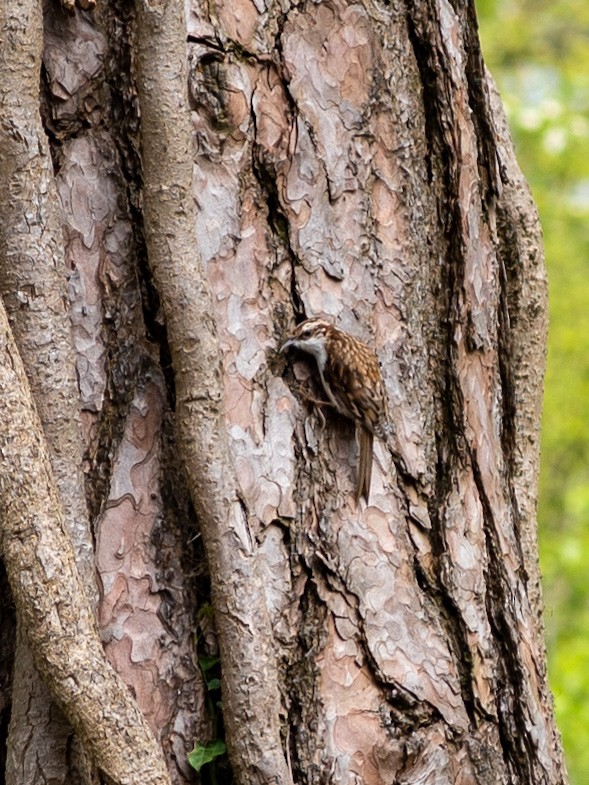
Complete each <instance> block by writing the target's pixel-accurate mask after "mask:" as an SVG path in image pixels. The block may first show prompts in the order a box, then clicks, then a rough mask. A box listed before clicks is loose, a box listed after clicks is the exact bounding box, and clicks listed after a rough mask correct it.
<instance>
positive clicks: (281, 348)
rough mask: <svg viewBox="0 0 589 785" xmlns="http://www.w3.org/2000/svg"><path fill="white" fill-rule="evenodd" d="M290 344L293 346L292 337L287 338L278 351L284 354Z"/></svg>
mask: <svg viewBox="0 0 589 785" xmlns="http://www.w3.org/2000/svg"><path fill="white" fill-rule="evenodd" d="M291 346H294V341H293V339H292V338H288V339H287V340H286V341H285V342H284V343H283V344H282V346H281V347H280V350H279V353H280V354H284V352H286V351H287V350H288V349H290V347H291Z"/></svg>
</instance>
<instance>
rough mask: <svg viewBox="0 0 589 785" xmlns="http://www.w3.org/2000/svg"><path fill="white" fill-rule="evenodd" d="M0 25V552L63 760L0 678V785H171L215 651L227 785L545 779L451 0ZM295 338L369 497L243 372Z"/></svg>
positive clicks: (19, 680)
mask: <svg viewBox="0 0 589 785" xmlns="http://www.w3.org/2000/svg"><path fill="white" fill-rule="evenodd" d="M0 7H1V9H2V10H1V12H0V23H1V24H0V38H1V43H2V47H0V64H1V67H0V98H2V101H1V102H0V103H1V107H0V114H1V122H0V141H1V142H2V144H0V167H1V171H2V174H3V176H4V181H5V187H4V188H3V191H2V193H0V217H1V219H2V220H1V221H0V291H1V293H2V297H3V300H4V303H5V307H6V311H7V313H8V318H9V319H10V323H11V326H12V329H13V330H14V336H15V341H13V338H12V333H11V331H10V329H9V327H8V323H7V322H6V319H4V311H2V310H0V320H1V319H4V321H2V322H1V324H0V393H1V394H2V396H3V404H4V407H5V408H4V412H5V414H4V417H3V422H2V424H1V425H0V457H1V460H0V490H1V497H0V522H1V525H2V539H1V545H2V553H3V559H4V561H5V564H6V571H7V575H8V578H9V580H10V582H11V584H12V587H13V593H14V599H15V602H16V605H17V611H18V616H19V623H20V626H21V629H22V630H23V631H24V632H26V634H27V636H28V638H29V639H30V642H31V652H32V653H33V655H34V656H35V661H36V662H37V664H38V667H39V669H40V671H41V672H42V674H43V677H44V679H45V680H46V682H47V684H48V685H49V688H50V690H51V694H52V695H54V696H55V697H56V699H57V701H58V704H59V706H61V707H63V709H64V711H65V715H67V717H68V718H69V721H70V722H71V723H72V725H73V727H74V728H75V731H76V733H77V734H78V735H79V738H80V739H81V740H82V747H83V748H80V750H79V754H76V755H75V756H74V757H76V758H77V763H76V762H74V761H72V755H71V746H70V743H69V739H70V736H71V731H70V728H69V726H68V724H67V723H66V722H65V720H64V717H63V715H61V713H59V712H58V710H57V709H56V707H55V706H52V704H51V703H50V701H49V699H48V696H47V694H46V693H44V692H43V687H42V685H41V684H40V683H39V682H33V681H32V678H31V677H29V675H28V674H30V673H31V669H30V666H29V665H27V661H26V660H25V658H24V656H21V654H17V655H16V661H15V663H14V669H13V675H12V679H13V702H14V706H13V709H12V715H11V716H12V720H11V721H12V723H13V728H15V729H16V728H20V729H21V732H20V734H19V733H17V732H16V731H15V732H14V733H13V738H14V739H15V740H16V739H18V738H20V739H24V741H23V742H22V743H21V746H20V747H19V746H18V742H17V741H15V743H13V744H12V745H11V747H10V749H11V750H12V754H13V763H12V766H13V769H12V772H10V770H7V771H8V774H7V776H8V777H9V780H10V781H11V782H12V783H13V785H16V783H21V782H22V783H27V785H31V784H33V783H37V782H39V783H41V782H47V781H51V782H56V783H57V782H67V781H71V782H78V781H85V782H91V781H92V779H93V777H94V776H95V774H94V773H93V772H92V771H90V770H89V767H88V765H87V762H84V757H83V753H84V750H86V751H89V752H90V753H91V754H92V756H93V757H94V759H95V760H96V761H97V762H98V764H99V766H100V767H101V768H102V770H103V771H104V772H105V773H106V775H107V777H108V778H110V779H112V780H113V781H115V782H125V783H126V782H128V783H139V782H141V783H147V782H158V783H159V782H170V781H171V782H173V783H174V785H176V783H177V784H178V785H182V784H183V783H187V782H191V781H194V779H195V775H194V772H192V771H191V769H190V767H189V766H188V763H187V753H188V751H189V750H190V749H191V748H192V746H193V745H194V743H195V740H196V741H197V742H205V741H206V740H207V739H209V738H211V737H212V736H214V735H215V726H217V727H216V731H217V735H218V734H219V732H220V728H219V717H218V716H216V714H217V713H218V712H217V710H216V709H215V705H214V704H215V702H216V698H215V697H214V693H213V692H209V694H208V697H207V695H206V693H207V685H205V684H204V683H203V678H202V676H201V671H200V669H199V662H200V667H201V668H203V670H205V675H206V682H207V684H208V689H211V687H210V685H211V684H212V683H214V681H215V679H212V678H211V676H210V673H209V674H208V675H207V674H206V667H208V666H207V665H206V664H205V665H203V663H206V662H207V661H208V662H215V656H216V655H217V654H218V653H220V657H221V680H222V685H223V692H222V698H223V701H222V703H223V720H224V729H225V735H226V740H227V744H228V748H229V753H230V759H231V764H232V768H233V772H232V775H233V778H234V780H235V781H236V782H237V783H239V785H253V784H254V783H255V785H266V784H268V785H271V784H272V785H282V784H283V783H286V784H287V785H290V784H291V783H294V782H297V783H308V785H319V784H320V783H327V782H328V783H330V784H331V785H336V784H337V785H358V783H362V784H363V785H390V783H392V782H396V783H403V785H411V783H415V785H417V783H423V782H428V784H429V785H450V784H452V785H456V783H459V784H464V785H466V784H467V783H468V784H469V785H470V783H477V785H532V784H533V785H566V772H565V770H564V764H563V761H562V752H561V749H560V741H559V738H558V734H557V731H556V728H555V726H554V719H553V714H552V702H551V697H550V694H549V691H548V687H547V683H546V666H545V651H544V644H543V633H542V619H541V614H542V599H541V592H540V584H539V573H538V566H537V547H536V524H535V499H536V486H537V474H538V444H539V442H538V429H539V415H540V406H541V393H542V376H543V369H544V351H545V333H546V278H545V272H544V266H543V259H542V254H541V248H540V230H539V226H538V218H537V214H536V211H535V208H534V206H533V203H532V201H531V199H530V195H529V192H528V189H527V187H526V185H525V183H524V181H523V179H522V176H521V173H520V172H519V170H518V168H517V164H516V162H515V159H514V155H513V149H512V145H511V141H510V139H509V134H508V131H507V129H506V125H505V118H504V116H503V112H502V108H501V104H500V101H499V98H498V96H497V94H496V91H495V88H494V86H493V84H492V80H491V79H490V77H489V76H488V75H487V74H486V73H485V70H484V65H483V62H482V59H481V56H480V49H479V45H478V39H477V30H476V18H475V11H474V6H473V4H472V2H469V1H468V0H453V2H449V0H431V2H430V1H429V0H428V1H427V2H425V1H424V0H403V2H397V3H388V2H380V1H377V0H324V2H320V3H318V2H311V1H309V2H298V3H287V2H283V0H276V1H275V2H267V3H263V2H261V1H259V0H253V2H252V0H215V1H214V2H210V3H204V2H201V0H190V2H188V3H186V4H182V3H180V2H179V0H157V1H156V0H150V2H148V1H147V0H136V3H135V4H134V5H132V4H128V3H126V2H123V0H121V1H120V2H119V0H115V1H114V2H113V3H109V4H101V5H99V6H98V7H97V8H96V9H95V10H94V11H91V10H80V9H74V8H73V5H72V4H71V3H69V4H68V7H69V11H70V12H69V13H66V11H65V10H63V9H62V8H61V7H60V6H59V5H58V4H56V3H54V2H52V1H51V2H47V4H46V6H45V9H44V11H45V14H44V21H43V28H42V27H41V15H40V9H39V7H38V6H37V5H36V4H34V3H33V2H32V0H31V2H27V3H25V4H24V5H23V4H20V5H19V6H18V8H17V7H16V6H14V5H13V4H9V3H7V2H1V0H0ZM2 15H3V16H2ZM187 42H188V43H187ZM187 50H188V51H187ZM41 56H42V62H43V68H42V69H41V67H40V65H41ZM40 75H41V81H39V76H40ZM40 112H41V114H40ZM41 117H42V121H41ZM58 206H59V208H60V210H61V213H60V215H61V218H60V219H59V218H58V215H59V214H58V210H57V207H58ZM64 262H65V263H64ZM64 268H65V271H66V272H67V284H68V285H67V289H66V288H65V283H66V277H65V275H64ZM66 292H67V296H66ZM309 316H322V317H326V318H329V319H332V320H333V321H334V323H336V324H337V325H338V326H339V327H341V328H343V329H346V330H348V331H349V332H351V333H353V334H355V335H357V336H359V337H360V338H362V339H363V340H365V341H367V342H368V343H370V344H371V345H373V346H374V347H375V349H376V351H377V353H378V355H379V358H380V360H381V363H382V367H383V375H384V378H385V382H386V386H387V392H388V397H389V409H390V413H391V434H392V435H391V437H390V440H389V442H388V443H387V444H384V443H381V442H378V441H377V442H376V444H375V448H376V455H375V463H374V469H373V478H372V492H371V498H370V504H369V505H367V504H365V503H364V501H361V502H360V503H359V504H357V503H356V502H355V500H354V486H355V480H356V470H357V463H358V450H357V446H356V444H355V441H354V433H353V427H352V426H351V425H350V424H349V423H346V422H345V421H341V419H339V418H337V417H336V416H335V415H334V414H333V412H331V411H329V410H328V409H325V410H324V411H323V412H322V413H317V411H316V410H315V409H314V408H313V407H312V406H311V405H310V404H309V401H308V395H307V393H308V391H309V390H311V391H313V389H314V386H313V385H314V381H313V376H314V368H313V367H312V365H309V364H307V363H305V362H304V361H297V362H295V363H294V364H293V365H292V367H291V365H290V364H287V363H286V360H285V358H284V356H282V355H280V354H279V353H278V351H277V350H278V348H279V346H280V344H281V342H282V340H283V339H284V337H285V336H286V335H287V334H289V333H290V331H291V329H292V326H293V324H294V323H295V322H296V321H298V320H300V319H302V318H304V317H309ZM68 319H69V321H70V322H71V328H72V329H71V336H70V333H69V325H68ZM17 347H18V348H17ZM21 358H22V362H21ZM23 369H24V370H26V373H27V374H28V376H29V382H27V380H26V378H25V376H24V370H23ZM76 382H77V384H76ZM33 399H34V401H35V404H34V403H33ZM35 406H36V408H35ZM79 410H81V414H80V413H79ZM37 411H38V415H37ZM80 426H81V427H80ZM80 431H81V442H82V447H80ZM82 449H83V451H84V452H83V459H82V458H81V455H82V452H81V450H82ZM82 469H83V472H84V477H85V486H84V485H83V483H82V480H81V470H82ZM86 508H87V509H88V511H89V519H90V521H91V527H90V531H89V529H88V524H87V521H88V517H87V515H86ZM66 531H67V537H66V534H65V532H66ZM70 539H71V541H73V543H74V545H73V549H72V547H71V546H70V545H69V544H68V542H69V540H70ZM201 541H202V545H204V552H206V564H207V569H208V574H205V572H206V570H205V568H204V566H203V551H202V550H201ZM74 553H75V554H76V559H77V562H78V567H77V569H76V568H75V567H74V561H73V554H74ZM94 570H96V575H97V577H98V597H97V603H96V624H97V626H98V630H99V635H100V640H99V638H98V637H97V635H96V632H95V621H94V619H93V618H92V608H91V604H90V602H87V601H86V599H85V596H86V595H85V593H84V591H83V590H82V582H81V579H80V577H79V573H81V574H82V576H83V578H82V580H83V581H84V582H85V585H86V587H87V588H88V587H91V582H92V580H94ZM209 584H210V585H209ZM209 592H210V596H211V598H212V602H213V606H214V612H215V631H213V630H212V629H211V628H210V627H208V626H207V625H206V624H205V623H204V622H203V621H202V620H203V618H205V617H206V608H207V604H208V601H209V596H208V594H209ZM91 593H92V590H91V588H90V594H91ZM7 607H9V606H7ZM199 620H200V621H199ZM197 625H198V633H197V635H195V634H194V633H195V628H196V627H197ZM104 651H105V652H106V657H107V658H108V660H109V661H110V663H111V665H112V666H114V670H116V671H117V672H118V673H119V678H115V677H114V670H113V669H112V668H111V667H110V666H108V664H107V662H106V660H105V658H104ZM203 655H206V656H203ZM11 656H12V655H11V647H10V646H7V647H6V648H3V650H2V654H1V656H0V667H2V668H4V667H6V671H8V670H9V667H8V665H6V666H5V663H7V662H8V661H9V660H10V658H11ZM124 685H126V686H124ZM212 689H213V690H214V689H215V688H214V687H213V688H212ZM129 691H130V692H131V693H132V695H133V696H134V698H135V700H136V704H135V703H134V702H133V701H132V700H131V699H130V696H129ZM6 696H7V693H6V692H1V693H0V700H1V702H0V712H1V714H0V717H2V718H4V717H5V716H6V715H7V714H8V710H9V707H8V699H7V697H6ZM205 704H208V705H209V707H212V713H211V714H209V715H207V711H206V708H205ZM31 706H39V707H40V708H39V713H38V716H39V717H41V718H43V719H42V720H41V721H40V726H42V728H43V733H37V732H36V731H34V732H33V731H32V732H31V736H30V739H29V738H28V737H27V736H26V732H27V729H28V728H29V727H31V724H32V722H33V718H32V716H31V709H30V707H31ZM23 707H24V708H23ZM23 734H24V735H23ZM154 736H155V740H156V742H157V744H156V743H155V742H154V739H153V737H154ZM33 738H39V743H37V742H33V741H32V739H33ZM158 745H159V747H161V751H162V752H163V757H164V758H165V760H166V763H167V771H166V770H165V769H164V765H163V763H162V762H161V761H162V756H161V755H160V753H159V751H158V750H157V746H158ZM144 753H145V756H146V757H145V758H142V755H143V754H144ZM213 765H215V766H217V767H221V768H220V770H219V771H217V779H218V781H227V782H229V781H230V779H231V774H230V773H229V772H228V770H227V768H222V766H223V765H225V766H226V765H227V764H223V763H219V761H217V762H216V763H215V764H213ZM207 776H209V775H207V774H205V775H204V777H205V778H206V777H207ZM213 776H214V775H212V774H211V778H212V777H213Z"/></svg>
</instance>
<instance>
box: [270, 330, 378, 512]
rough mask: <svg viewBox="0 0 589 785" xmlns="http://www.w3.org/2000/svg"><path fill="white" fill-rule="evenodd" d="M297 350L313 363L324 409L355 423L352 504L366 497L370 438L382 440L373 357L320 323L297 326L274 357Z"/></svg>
mask: <svg viewBox="0 0 589 785" xmlns="http://www.w3.org/2000/svg"><path fill="white" fill-rule="evenodd" d="M291 347H292V348H294V349H298V350H299V351H302V352H306V353H307V354H310V355H312V356H313V357H314V358H315V360H316V362H317V369H318V371H319V377H320V379H321V384H322V385H323V389H324V390H325V394H326V395H327V398H328V401H329V403H330V404H331V405H332V406H333V407H334V408H335V409H336V410H337V411H338V412H339V413H340V414H341V415H343V416H344V417H347V418H348V419H350V420H353V422H355V423H356V434H357V437H358V441H359V443H360V463H359V466H358V486H357V490H356V501H358V500H359V499H360V496H364V498H365V499H366V502H368V497H369V494H370V478H371V475H372V456H373V439H374V434H376V435H377V436H379V437H380V438H382V439H384V438H385V430H386V422H387V406H386V392H385V386H384V382H383V379H382V374H381V371H380V365H379V362H378V358H377V356H376V354H375V353H374V351H373V350H372V349H371V348H370V347H369V346H367V344H365V343H364V341H361V340H360V339H359V338H354V337H353V336H352V335H349V334H348V333H346V332H344V331H343V330H339V329H338V328H337V327H334V326H333V324H330V323H329V322H327V321H325V319H319V318H314V319H307V321H305V322H302V323H301V324H299V325H297V327H296V328H295V330H294V332H293V334H292V335H291V337H290V338H289V339H288V340H287V341H285V343H284V344H283V345H282V347H281V349H280V351H281V352H284V351H286V350H287V349H289V348H291Z"/></svg>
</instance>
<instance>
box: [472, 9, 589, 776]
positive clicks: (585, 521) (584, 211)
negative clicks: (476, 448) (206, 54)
mask: <svg viewBox="0 0 589 785" xmlns="http://www.w3.org/2000/svg"><path fill="white" fill-rule="evenodd" d="M477 9H478V15H479V23H480V34H481V41H482V47H483V55H484V57H485V61H486V63H487V65H488V67H489V69H490V70H491V72H492V74H493V76H494V77H495V80H496V81H497V83H498V85H499V89H500V91H501V94H502V97H503V101H504V103H505V106H506V109H507V113H508V117H509V121H510V126H511V130H512V134H513V137H514V140H515V143H516V149H517V156H518V161H519V163H520V166H521V167H522V169H523V171H524V173H525V175H526V178H527V180H528V182H529V183H530V186H531V188H532V192H533V194H534V198H535V200H536V203H537V205H538V207H539V210H540V215H541V218H542V225H543V229H544V243H545V246H544V247H545V253H546V262H547V266H548V275H549V280H550V335H549V341H548V371H547V377H546V389H545V397H544V414H543V431H542V434H543V435H542V470H541V479H540V502H539V510H538V516H539V526H540V559H541V565H542V571H543V574H544V599H545V603H546V618H545V621H546V632H547V644H548V658H549V672H550V681H551V685H552V689H553V691H554V695H555V701H556V713H557V719H558V724H559V728H560V730H561V733H562V736H563V742H564V747H565V753H566V757H567V764H568V768H569V773H570V779H571V785H585V783H589V412H588V406H587V403H588V401H589V3H588V2H587V0H555V1H553V2H548V0H477Z"/></svg>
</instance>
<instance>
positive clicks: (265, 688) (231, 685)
mask: <svg viewBox="0 0 589 785" xmlns="http://www.w3.org/2000/svg"><path fill="white" fill-rule="evenodd" d="M136 9H137V28H138V31H137V48H138V59H137V72H138V73H137V78H138V89H139V101H140V108H141V140H142V153H143V167H144V169H143V175H144V191H143V197H144V219H145V236H146V241H147V249H148V255H149V263H150V266H151V269H152V271H153V276H154V280H155V283H156V286H157V289H158V292H159V294H160V297H161V300H162V305H163V308H164V313H165V316H166V324H167V330H168V339H169V343H170V349H171V354H172V363H173V367H174V375H175V385H176V412H175V419H176V429H177V434H178V444H179V451H180V455H181V456H182V458H183V460H184V462H185V466H186V471H187V475H188V483H189V487H190V490H191V493H192V498H193V503H194V506H195V509H196V512H197V515H198V519H199V523H200V528H201V531H202V536H203V542H204V546H205V550H206V553H207V560H208V563H209V570H210V575H211V592H212V598H213V606H214V609H215V618H216V627H217V634H218V636H219V645H220V649H221V661H222V672H223V680H222V681H223V710H224V721H225V728H226V735H227V744H228V748H229V751H230V757H231V761H232V763H233V766H234V769H235V772H236V775H237V778H238V782H240V783H243V784H244V785H245V784H246V783H248V785H249V783H251V784H252V785H254V783H255V784H256V785H264V784H265V783H276V784H277V785H287V783H290V782H291V777H290V773H289V771H288V768H287V765H286V761H285V757H284V753H283V750H282V744H281V739H280V727H279V712H280V698H279V692H278V677H277V669H276V659H275V654H274V651H273V645H272V633H271V628H270V620H269V614H268V611H267V608H266V598H265V595H264V591H263V585H262V575H261V573H260V572H259V569H258V561H259V558H260V557H259V553H258V549H257V546H256V543H255V542H254V541H253V537H252V533H251V531H250V529H249V522H248V519H247V515H246V512H245V508H244V506H243V505H242V503H241V502H240V499H239V497H238V495H237V491H236V488H237V484H236V479H235V475H234V470H233V467H232V465H231V462H230V459H229V451H228V442H227V437H226V427H227V426H226V416H225V410H224V403H223V384H222V377H221V374H222V366H221V354H220V348H219V342H218V338H217V333H216V327H215V322H214V318H213V307H212V300H211V296H210V294H209V291H208V287H207V281H206V278H205V273H204V269H203V267H202V264H201V261H200V258H199V255H198V251H197V240H196V231H195V226H196V210H195V205H194V199H193V195H192V160H193V147H192V137H191V122H190V113H189V106H188V95H187V69H186V48H185V33H184V30H185V23H184V14H183V4H182V3H181V2H178V0H164V2H161V3H157V4H156V3H153V4H151V3H149V2H142V1H141V0H138V2H137V3H136ZM205 456H206V458H205Z"/></svg>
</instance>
